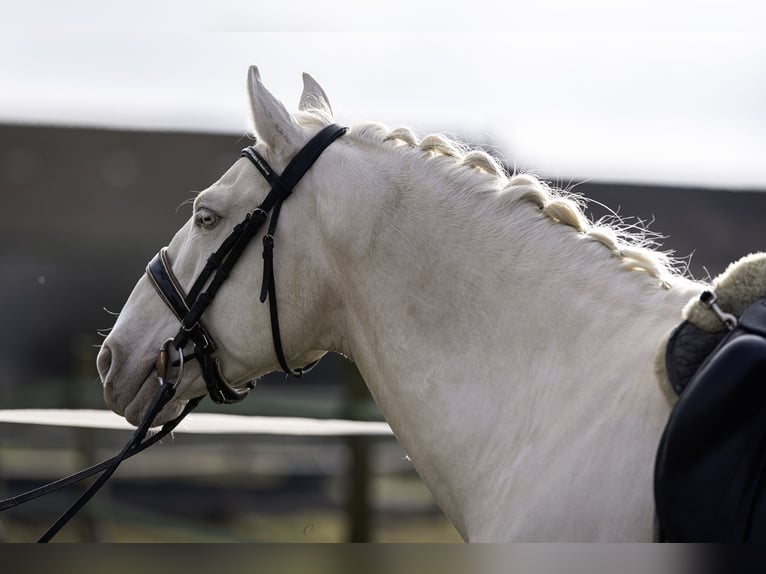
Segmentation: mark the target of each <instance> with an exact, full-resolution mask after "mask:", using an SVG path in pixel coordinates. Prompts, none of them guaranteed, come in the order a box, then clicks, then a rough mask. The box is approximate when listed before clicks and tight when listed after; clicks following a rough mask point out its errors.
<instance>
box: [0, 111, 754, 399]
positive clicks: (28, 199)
mask: <svg viewBox="0 0 766 574" xmlns="http://www.w3.org/2000/svg"><path fill="white" fill-rule="evenodd" d="M247 143H248V141H247V139H246V138H237V137H234V136H218V135H205V134H192V133H145V132H125V131H109V130H90V129H68V128H51V127H28V126H12V125H6V126H0V190H2V198H3V204H2V214H3V217H2V220H3V221H2V224H0V304H1V305H2V311H3V312H2V322H3V325H2V327H3V328H2V330H1V331H0V388H1V387H2V385H8V384H16V383H15V381H17V380H18V379H19V377H24V378H25V379H26V378H30V377H32V378H34V377H35V376H43V375H46V376H49V375H52V374H57V375H66V374H68V373H69V372H70V371H71V370H72V368H73V366H72V361H73V356H76V353H73V350H72V346H73V345H79V346H81V345H82V344H83V343H84V342H85V343H88V344H97V343H98V342H99V338H98V337H97V336H96V335H95V331H96V329H98V328H105V327H109V326H110V325H111V324H112V322H113V319H112V318H111V317H110V316H109V315H107V314H106V313H105V312H104V311H103V310H102V307H107V308H109V309H112V310H119V308H120V307H121V305H122V304H123V302H124V301H125V299H126V298H127V296H128V293H129V291H130V289H131V288H132V286H133V285H134V284H135V282H136V280H137V279H138V277H139V276H140V275H141V274H142V273H143V270H144V266H145V264H146V262H147V261H148V260H149V259H150V258H151V256H152V255H154V253H156V251H157V250H158V249H159V247H161V246H162V245H164V244H166V243H167V242H168V241H169V239H170V238H171V237H172V235H173V233H175V231H176V230H177V229H178V228H179V227H180V226H181V225H182V223H183V221H184V220H185V219H186V218H187V217H188V216H189V213H190V208H189V207H188V206H184V207H180V208H179V205H180V204H181V203H182V202H183V201H184V200H186V199H188V198H190V197H191V193H190V192H191V191H192V190H201V189H204V188H205V187H207V186H208V185H209V184H211V183H212V182H213V181H215V180H216V179H217V178H218V177H219V176H220V175H221V173H223V171H224V170H225V169H226V168H227V167H228V166H229V165H230V164H231V163H232V162H233V161H234V160H235V159H236V158H237V155H238V152H239V150H240V149H241V148H242V147H244V146H245V145H247ZM576 191H577V192H579V193H582V194H584V195H586V196H589V197H592V198H594V199H596V200H598V201H600V202H602V203H604V204H606V205H609V206H610V207H611V208H613V209H618V208H619V212H620V214H621V215H623V216H631V215H632V216H638V217H640V218H641V219H643V220H645V221H650V220H652V219H653V220H654V223H653V224H652V226H651V227H652V229H653V230H655V231H658V232H661V233H663V234H665V235H668V236H669V237H668V239H666V240H665V241H664V244H665V246H666V247H667V248H670V249H674V250H675V251H676V252H677V254H678V255H682V256H683V255H688V254H690V253H695V256H694V258H693V260H692V269H693V272H694V274H695V276H697V277H703V276H704V271H703V266H704V267H706V268H707V269H709V271H710V273H711V274H713V275H714V274H716V273H718V272H720V271H721V270H723V268H724V267H725V265H726V264H727V263H728V262H729V261H731V260H732V259H735V258H737V257H739V256H741V255H743V254H745V253H747V252H749V251H754V250H759V249H763V248H764V247H766V241H764V239H765V238H766V234H765V233H764V231H763V214H765V213H766V193H756V192H727V191H725V190H703V189H675V188H659V187H649V186H627V185H606V184H594V183H589V184H582V185H579V186H577V188H576ZM591 211H592V213H593V215H594V216H595V217H599V216H600V215H602V214H603V211H601V210H600V208H598V206H595V205H594V206H592V207H591ZM73 341H74V342H73ZM91 355H92V356H89V357H86V359H87V360H86V362H87V361H92V359H93V357H95V350H93V351H92V353H91ZM90 368H92V367H90ZM93 376H94V377H95V368H93Z"/></svg>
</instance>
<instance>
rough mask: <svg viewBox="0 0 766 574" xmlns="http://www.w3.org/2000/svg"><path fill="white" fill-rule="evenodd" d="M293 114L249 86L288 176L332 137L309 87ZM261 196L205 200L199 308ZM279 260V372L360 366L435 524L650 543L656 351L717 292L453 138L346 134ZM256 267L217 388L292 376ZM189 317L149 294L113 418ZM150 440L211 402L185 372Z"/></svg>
mask: <svg viewBox="0 0 766 574" xmlns="http://www.w3.org/2000/svg"><path fill="white" fill-rule="evenodd" d="M303 83H304V86H303V93H302V95H301V98H300V104H299V109H298V111H297V112H295V113H291V112H289V111H288V109H287V108H286V107H285V105H284V104H283V103H282V102H281V101H280V100H279V99H277V98H276V97H275V96H274V95H273V94H272V93H271V92H270V91H269V90H268V89H267V88H266V87H265V85H264V83H263V82H262V80H261V77H260V74H259V72H258V69H257V68H256V67H255V66H253V67H251V68H250V70H249V72H248V88H249V100H250V105H251V108H252V114H253V118H254V127H255V133H256V134H257V142H256V143H255V144H254V146H253V148H254V149H255V150H257V151H258V153H259V154H260V156H261V157H263V158H265V159H266V160H267V161H268V163H269V164H270V165H271V166H273V167H274V169H275V170H277V171H280V170H281V169H283V168H284V167H285V165H286V164H287V163H288V161H289V160H290V158H291V157H293V156H294V155H295V154H296V153H297V152H298V150H300V149H301V148H302V147H303V146H304V144H306V142H307V141H309V140H310V138H311V137H312V136H313V135H314V134H316V133H317V132H318V131H319V130H321V129H322V128H324V127H326V126H328V125H330V124H331V123H332V122H333V112H332V108H331V106H330V102H329V99H328V97H327V94H326V93H325V91H324V90H323V88H322V87H321V86H320V85H319V84H318V83H317V81H316V80H314V79H313V78H312V77H311V76H309V75H307V74H304V76H303ZM268 191H269V184H268V183H267V182H266V181H265V180H264V178H263V176H262V174H260V173H258V170H256V169H255V168H254V166H253V165H252V162H251V161H248V159H247V158H241V159H238V160H236V161H235V162H234V163H233V165H232V166H231V168H230V169H229V170H228V171H226V172H225V173H224V174H223V175H222V176H221V178H220V179H219V180H218V181H217V182H216V183H214V184H213V185H212V186H210V187H209V188H208V189H206V190H204V191H202V192H201V193H199V194H198V195H197V197H196V198H195V200H194V203H193V213H192V215H191V217H190V218H189V220H188V221H187V222H186V223H185V224H184V226H183V227H181V229H179V230H178V232H177V233H176V234H175V236H174V237H173V239H172V240H171V242H170V244H169V246H168V247H167V256H168V257H169V260H170V261H171V262H172V267H173V270H174V273H175V275H176V277H177V281H178V282H179V283H180V284H181V285H184V286H185V287H186V288H187V289H188V288H189V285H190V284H191V283H192V281H193V279H194V278H195V277H196V276H197V275H198V274H199V273H200V272H201V270H202V269H203V268H204V266H205V263H206V259H205V258H206V256H207V255H208V254H209V253H211V252H213V251H214V250H215V249H216V248H217V247H218V245H219V244H220V243H221V241H222V240H223V238H224V237H226V235H227V234H228V233H229V231H230V229H231V227H232V225H233V224H234V223H236V222H237V221H239V220H240V219H241V218H242V217H243V216H244V215H245V214H246V213H248V212H249V211H250V210H252V209H253V208H254V207H255V206H257V205H259V203H260V202H261V201H262V200H263V199H264V197H265V196H266V194H267V193H268ZM277 235H278V244H277V247H276V249H275V251H274V255H273V257H274V281H275V284H276V285H277V286H278V289H279V305H278V308H279V320H280V331H281V342H282V347H283V352H284V356H285V357H286V359H287V363H288V364H290V365H305V364H308V363H311V362H313V361H316V360H317V359H319V358H320V357H321V356H322V355H324V354H325V353H327V352H335V353H340V354H342V355H344V356H346V357H348V358H349V359H351V360H352V361H354V362H355V363H356V365H357V367H358V369H359V371H360V373H361V374H362V376H363V378H364V380H365V382H366V384H367V385H368V387H369V390H370V393H371V395H372V397H373V398H374V399H375V401H376V403H377V404H378V406H379V408H380V409H381V411H382V413H383V415H384V416H385V418H386V420H387V421H388V423H389V424H390V426H391V428H392V429H393V431H394V434H395V435H396V438H397V440H398V442H399V443H400V445H401V446H402V448H403V449H404V450H405V451H406V453H407V456H408V457H409V459H410V460H411V461H412V464H413V465H414V467H415V469H416V470H417V472H418V473H419V475H420V477H421V478H422V480H423V481H424V483H425V484H426V485H427V487H428V488H429V489H430V490H431V492H432V493H433V496H434V498H435V500H436V502H437V503H438V505H439V506H440V507H441V508H442V509H443V511H444V513H445V514H446V516H447V517H448V518H449V520H450V521H451V522H452V524H453V525H454V526H455V528H456V529H457V531H458V532H459V533H460V535H461V536H462V537H463V539H464V540H466V541H649V540H651V539H652V533H653V522H654V504H653V497H652V473H653V462H654V454H655V449H656V447H657V444H658V440H659V437H660V435H661V433H662V430H663V427H664V425H665V423H666V421H667V419H668V415H669V412H670V409H671V407H672V400H671V398H670V397H669V394H668V393H667V392H666V390H665V389H664V388H663V387H662V386H661V385H660V384H659V383H658V381H657V379H656V378H655V376H654V373H653V366H652V364H653V357H654V354H655V351H656V348H657V345H658V342H659V341H660V340H661V339H662V338H663V337H665V336H666V335H667V334H668V332H670V331H671V330H672V328H673V327H674V326H675V324H676V323H678V322H679V321H680V319H681V309H682V307H683V306H684V305H685V304H686V303H687V302H688V301H689V300H690V299H691V298H693V297H696V296H698V295H699V293H700V292H701V291H702V290H703V289H704V285H703V284H702V283H699V282H696V281H694V280H692V279H690V278H687V277H686V276H685V274H684V272H683V271H682V270H679V266H678V265H676V264H675V262H674V261H673V260H672V259H671V258H670V257H669V256H668V255H667V254H665V253H662V252H661V251H660V250H659V249H658V248H657V247H656V246H655V245H653V244H652V243H651V242H647V241H646V240H645V238H642V237H641V236H640V235H638V236H637V235H635V234H631V233H630V232H629V231H627V230H626V229H625V228H624V226H620V225H619V224H618V223H615V222H606V223H605V222H600V223H594V222H591V221H590V220H589V219H588V218H587V217H586V215H585V213H584V209H583V206H582V204H581V202H580V200H579V199H578V197H577V196H575V195H574V194H572V193H571V192H566V191H564V190H558V189H555V188H554V187H552V186H550V185H548V184H546V183H544V182H543V181H541V180H540V179H539V178H537V177H535V176H533V175H531V174H528V173H522V172H518V173H509V172H507V171H506V170H505V168H504V167H503V165H502V163H501V162H500V161H499V160H498V159H497V158H496V157H494V156H492V155H490V154H489V153H487V152H486V151H483V150H481V149H470V148H469V147H467V146H465V145H464V144H461V143H459V142H458V141H456V140H455V139H452V138H448V137H446V136H443V135H438V134H437V135H428V136H425V137H422V138H420V137H419V136H418V135H416V134H415V133H414V132H413V130H411V129H409V128H406V127H400V128H390V127H388V126H385V125H382V124H380V123H361V124H358V125H353V126H352V127H351V128H350V129H349V130H348V132H347V133H345V134H344V135H343V136H342V137H340V138H338V139H337V141H335V142H334V143H332V145H329V146H328V147H327V149H326V150H324V152H323V153H322V155H321V157H319V159H318V160H317V161H316V164H315V165H314V166H313V167H312V168H311V169H310V170H308V172H307V173H306V174H305V176H304V177H303V179H302V180H301V181H300V182H299V183H298V184H297V186H296V188H295V193H294V194H293V195H292V196H291V197H290V199H289V201H287V202H286V203H285V207H284V209H283V210H282V213H281V218H280V223H279V227H278V233H277ZM261 269H262V260H261V253H260V252H259V250H258V249H256V248H253V247H250V248H248V249H247V250H245V251H244V253H243V255H242V258H241V260H240V263H239V264H238V265H237V266H236V267H235V268H234V269H233V270H232V272H231V276H230V277H229V279H228V281H227V282H226V283H225V284H224V285H223V287H222V288H221V289H220V291H219V292H218V295H217V296H216V298H215V300H214V301H212V304H211V305H210V307H209V308H208V309H207V311H206V312H205V324H206V326H207V329H208V330H209V331H210V332H211V333H213V334H214V336H215V338H216V340H217V341H218V349H217V351H216V357H217V359H219V360H220V365H221V369H222V375H223V376H224V377H225V378H226V379H227V380H229V381H232V386H233V387H241V385H244V384H245V382H246V381H248V380H250V379H253V378H257V377H260V376H262V375H264V374H267V373H270V372H272V371H276V370H278V369H279V366H280V365H279V362H278V361H277V358H276V356H275V349H274V346H275V345H274V342H273V341H272V336H271V333H270V332H269V328H268V325H269V310H268V306H266V305H263V304H261V302H260V300H259V296H258V292H259V288H260V285H261V281H262V273H263V272H262V270H261ZM176 330H178V319H177V318H176V317H175V316H174V314H173V313H172V311H171V310H170V309H168V307H167V306H166V304H165V303H164V302H163V301H162V300H161V298H160V297H159V296H158V294H157V293H156V291H155V289H153V287H152V285H151V281H150V280H149V278H147V276H144V277H142V278H140V279H139V281H138V283H137V284H136V286H135V288H134V289H133V291H132V293H131V294H130V296H129V298H128V300H127V302H126V304H125V306H124V307H123V308H122V310H121V312H120V313H119V316H118V318H117V320H116V322H115V325H114V327H113V329H112V330H111V332H110V334H109V335H108V337H107V338H106V339H105V340H104V343H103V346H102V348H101V350H100V352H99V354H98V358H97V367H98V371H99V374H100V377H101V380H102V382H103V390H104V397H105V401H106V403H107V405H108V406H109V407H110V408H111V409H112V410H113V411H114V412H115V413H117V414H119V415H121V416H124V417H125V418H126V419H127V420H128V421H129V422H130V423H132V424H134V425H137V424H138V423H139V421H140V420H141V417H142V414H143V413H144V412H145V411H146V410H147V408H148V405H149V403H150V402H151V400H152V396H153V393H154V391H155V389H156V387H157V382H156V378H155V358H156V355H157V349H158V348H159V347H160V346H161V344H162V342H163V341H164V340H166V339H167V338H168V337H169V336H172V334H173V333H174V332H175V331H176ZM177 388H178V391H177V394H176V396H175V397H174V398H173V400H172V401H171V402H170V403H169V404H167V405H166V406H165V407H164V408H163V409H162V411H161V412H160V414H159V415H158V416H157V418H156V419H155V421H154V424H155V425H157V424H162V423H163V422H164V421H167V420H170V419H172V418H173V417H174V416H176V415H178V413H180V412H181V410H182V409H183V407H184V405H185V404H186V403H187V402H188V401H190V400H192V399H194V398H195V397H199V396H201V395H204V394H205V384H204V382H203V380H202V373H201V370H200V367H199V366H198V365H197V364H196V363H192V362H190V361H187V365H186V368H185V370H184V374H183V377H182V380H180V381H179V382H178V385H177Z"/></svg>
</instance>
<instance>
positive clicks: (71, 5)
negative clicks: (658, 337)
mask: <svg viewBox="0 0 766 574" xmlns="http://www.w3.org/2000/svg"><path fill="white" fill-rule="evenodd" d="M0 2H2V5H0V7H2V13H3V21H2V23H0V122H33V123H53V124H67V125H77V126H103V127H125V128H130V129H163V130H166V129H173V130H185V131H210V132H215V133H225V134H228V133H230V134H233V135H240V134H242V133H244V132H246V131H248V130H249V129H250V126H251V119H250V110H249V108H248V102H247V95H246V94H247V92H246V84H245V79H246V74H247V68H248V66H249V65H250V64H257V65H258V66H259V68H260V70H261V75H262V77H263V79H264V82H265V83H266V85H267V86H268V87H269V89H271V90H272V91H273V92H274V93H275V94H276V95H277V96H278V97H280V98H281V99H282V100H283V101H284V102H285V104H286V105H288V108H291V109H295V108H296V106H297V102H298V98H299V96H300V90H301V72H304V71H306V72H309V73H311V74H312V75H313V76H314V77H315V78H316V79H317V80H318V81H319V82H320V84H322V85H323V87H324V88H325V90H326V92H327V93H328V95H329V97H330V100H331V103H332V105H333V108H334V110H335V113H336V119H337V121H339V122H340V123H345V124H353V123H355V122H361V121H371V120H374V121H381V122H384V123H387V124H389V125H391V126H402V125H407V126H411V127H413V128H415V129H416V131H418V132H420V133H421V134H425V133H429V132H432V131H442V132H446V133H448V134H452V135H456V136H459V137H460V138H462V139H464V140H466V141H467V142H468V143H471V144H482V145H490V146H494V149H495V150H496V152H497V153H498V154H499V155H501V156H503V157H504V158H506V159H507V160H508V161H509V162H510V163H511V164H513V165H516V166H518V167H519V168H523V169H527V170H531V171H533V172H535V173H538V174H540V175H542V176H545V177H548V178H552V179H554V180H555V181H557V182H559V183H564V184H567V183H568V182H570V181H574V180H580V179H588V180H614V181H633V182H646V183H669V184H682V185H701V186H710V187H721V186H724V187H729V188H735V189H739V188H760V189H766V161H764V158H765V157H766V105H765V104H764V102H766V24H765V23H764V22H766V18H764V16H766V5H764V4H763V2H762V1H753V0H748V1H744V2H738V1H736V0H727V1H719V0H663V1H661V0H642V1H640V2H639V1H634V2H621V1H619V0H609V1H604V0H569V1H567V0H535V1H527V2H517V1H515V0H507V1H502V2H482V1H473V2H455V1H454V0H442V1H440V2H436V1H432V0H421V1H418V2H415V1H412V0H410V1H404V0H388V1H386V2H381V3H367V2H356V3H352V2H343V1H340V0H325V1H323V2H321V3H318V2H308V1H305V0H283V1H280V2H270V3H268V4H266V3H264V2H260V1H258V0H218V1H216V2H204V1H201V0H184V1H180V0H168V1H164V2H163V1H161V0H156V1H154V2H150V1H148V0H136V1H133V2H130V3H114V2H111V3H110V2H103V1H95V0H79V1H78V0H71V1H68V2H53V1H50V0H47V1H42V2H37V3H29V2H27V3H20V2H8V1H7V0H0ZM761 5H763V6H764V7H763V8H761Z"/></svg>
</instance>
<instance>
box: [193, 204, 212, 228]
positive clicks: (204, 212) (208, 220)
mask: <svg viewBox="0 0 766 574" xmlns="http://www.w3.org/2000/svg"><path fill="white" fill-rule="evenodd" d="M194 221H195V223H196V224H197V225H199V226H200V227H205V228H210V227H213V226H214V225H215V224H216V223H218V216H217V215H216V214H215V213H213V212H212V211H210V210H208V209H204V208H203V209H200V210H199V211H197V213H196V214H195V216H194Z"/></svg>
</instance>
